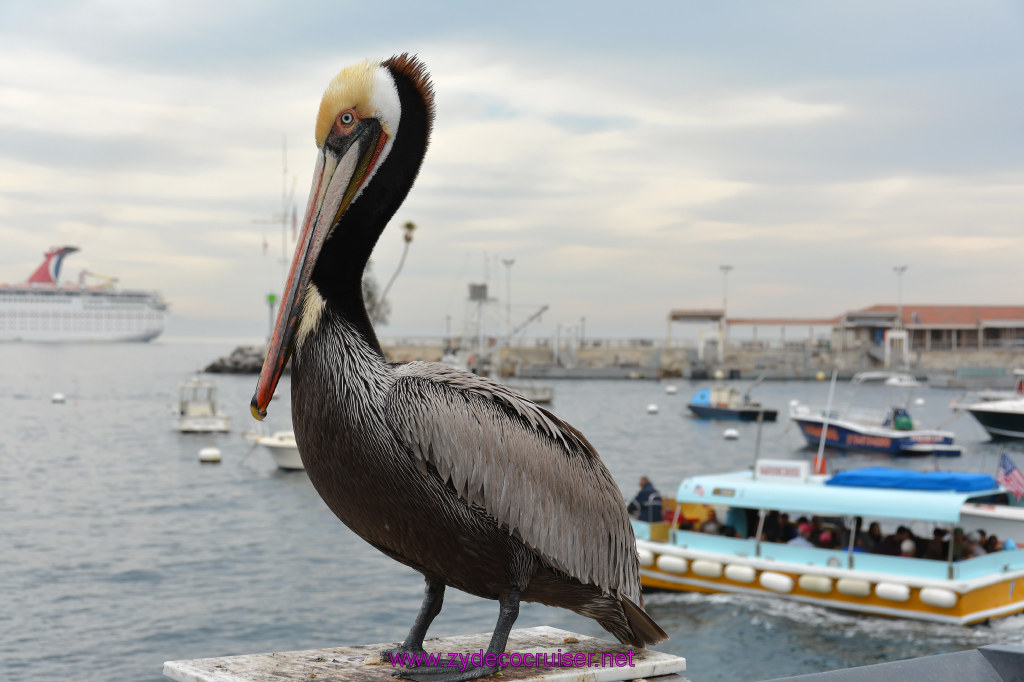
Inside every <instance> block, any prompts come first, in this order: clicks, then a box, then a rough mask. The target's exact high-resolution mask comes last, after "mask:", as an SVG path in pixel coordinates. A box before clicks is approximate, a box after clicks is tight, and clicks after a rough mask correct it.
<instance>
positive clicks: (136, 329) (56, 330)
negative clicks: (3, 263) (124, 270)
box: [0, 246, 167, 342]
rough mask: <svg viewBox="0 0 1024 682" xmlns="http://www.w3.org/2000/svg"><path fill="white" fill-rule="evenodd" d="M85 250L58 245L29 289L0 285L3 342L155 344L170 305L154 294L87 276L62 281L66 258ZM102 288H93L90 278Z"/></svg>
mask: <svg viewBox="0 0 1024 682" xmlns="http://www.w3.org/2000/svg"><path fill="white" fill-rule="evenodd" d="M78 250H79V249H78V248H77V247H74V246H58V247H54V248H52V249H50V250H49V251H47V252H46V253H45V254H44V255H45V257H46V260H44V261H43V263H42V265H40V266H39V267H38V268H36V270H35V272H33V273H32V275H31V276H30V277H29V278H28V281H26V282H24V283H23V284H0V341H30V342H33V341H52V342H81V341H150V340H152V339H154V338H156V337H157V336H159V335H160V334H161V333H162V332H163V330H164V318H165V316H166V314H167V304H166V303H165V302H164V300H163V299H162V298H161V296H160V294H158V293H155V292H151V291H133V290H119V289H117V288H116V287H115V283H116V282H117V280H116V279H114V278H111V277H104V276H101V275H95V274H93V273H89V272H87V271H83V272H82V274H81V275H80V276H79V281H78V284H68V283H63V284H62V283H61V282H60V271H61V266H62V264H63V263H64V259H65V258H66V257H67V256H68V255H69V254H72V253H74V252H76V251H78ZM90 277H91V278H93V279H99V280H100V281H102V284H98V285H87V284H86V279H87V278H90Z"/></svg>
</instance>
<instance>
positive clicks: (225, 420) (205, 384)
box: [177, 375, 231, 433]
mask: <svg viewBox="0 0 1024 682" xmlns="http://www.w3.org/2000/svg"><path fill="white" fill-rule="evenodd" d="M177 424H178V430H179V431H181V432H182V433H227V432H228V431H230V430H231V417H229V416H228V415H226V414H224V413H223V412H221V411H220V409H219V407H218V406H217V385H216V384H214V383H213V382H212V381H208V380H206V379H203V378H202V377H201V376H198V375H197V376H194V377H192V378H191V379H189V380H188V381H185V382H183V383H182V384H181V388H180V390H179V398H178V410H177Z"/></svg>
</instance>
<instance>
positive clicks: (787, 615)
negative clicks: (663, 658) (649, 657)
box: [644, 592, 1024, 651]
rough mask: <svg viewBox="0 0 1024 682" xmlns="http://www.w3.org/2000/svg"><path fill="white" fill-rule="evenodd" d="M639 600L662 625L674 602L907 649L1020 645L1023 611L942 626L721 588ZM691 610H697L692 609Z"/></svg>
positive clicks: (759, 623)
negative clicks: (720, 589) (719, 591)
mask: <svg viewBox="0 0 1024 682" xmlns="http://www.w3.org/2000/svg"><path fill="white" fill-rule="evenodd" d="M644 602H645V605H646V608H647V610H648V611H650V612H653V613H654V614H656V619H657V620H658V621H659V622H660V623H661V624H662V626H666V621H671V620H672V617H673V611H674V610H676V608H675V607H677V606H678V607H685V611H687V612H688V613H687V616H688V617H689V618H700V619H704V618H708V617H711V618H713V617H714V614H715V613H716V612H717V613H718V614H719V615H721V613H722V612H723V611H732V612H736V611H737V610H738V611H739V612H741V613H742V615H743V616H744V617H745V618H746V619H749V623H750V625H751V626H752V627H755V628H759V629H763V630H774V629H782V630H789V631H806V630H814V631H819V632H822V633H828V636H830V637H842V638H852V639H858V638H859V639H875V640H886V641H889V642H891V643H893V644H897V643H903V644H905V645H912V646H908V647H907V649H908V651H912V650H914V649H913V646H914V645H916V646H918V647H920V646H921V645H926V646H927V648H929V649H943V648H948V649H949V650H953V649H961V648H973V647H979V646H985V645H987V644H1019V645H1024V614H1020V615H1016V616H1010V617H1007V618H999V619H996V620H994V621H991V622H989V623H985V624H979V625H947V624H942V623H931V622H925V621H918V620H910V619H902V618H884V617H879V616H871V615H866V614H856V613H847V612H844V611H838V610H835V609H829V608H824V607H821V606H814V605H811V604H802V603H798V602H793V601H788V600H784V599H777V598H772V597H764V598H762V597H758V596H752V595H738V594H727V593H716V594H697V593H673V592H656V593H652V594H647V595H644ZM695 610H696V611H698V612H700V614H701V615H698V614H697V613H694V611H695ZM736 615H739V614H736ZM669 627H670V626H669ZM666 629H668V628H666Z"/></svg>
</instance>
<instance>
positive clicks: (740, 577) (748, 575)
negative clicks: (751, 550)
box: [725, 564, 757, 583]
mask: <svg viewBox="0 0 1024 682" xmlns="http://www.w3.org/2000/svg"><path fill="white" fill-rule="evenodd" d="M725 577H726V578H728V579H729V580H735V581H736V582H738V583H752V582H754V578H756V577H757V571H755V570H754V569H753V567H751V566H741V565H740V564H729V565H728V566H726V567H725Z"/></svg>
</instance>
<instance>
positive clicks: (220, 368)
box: [203, 346, 291, 374]
mask: <svg viewBox="0 0 1024 682" xmlns="http://www.w3.org/2000/svg"><path fill="white" fill-rule="evenodd" d="M266 354H267V348H266V346H239V347H238V348H235V349H234V350H233V351H231V354H230V355H226V356H224V357H220V358H217V359H216V360H214V361H213V362H211V363H210V364H209V365H207V367H206V369H204V370H203V371H204V372H208V373H210V374H259V373H260V368H261V367H263V358H264V357H265V356H266ZM290 367H291V362H290V361H289V363H288V367H286V368H285V371H286V372H287V371H289V369H290Z"/></svg>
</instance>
